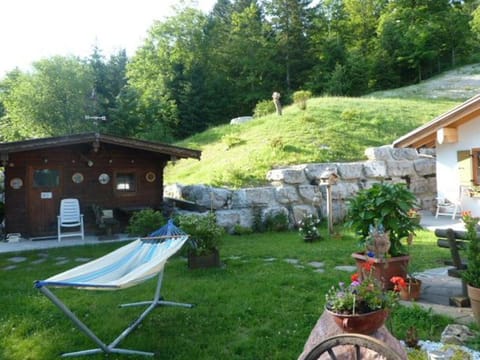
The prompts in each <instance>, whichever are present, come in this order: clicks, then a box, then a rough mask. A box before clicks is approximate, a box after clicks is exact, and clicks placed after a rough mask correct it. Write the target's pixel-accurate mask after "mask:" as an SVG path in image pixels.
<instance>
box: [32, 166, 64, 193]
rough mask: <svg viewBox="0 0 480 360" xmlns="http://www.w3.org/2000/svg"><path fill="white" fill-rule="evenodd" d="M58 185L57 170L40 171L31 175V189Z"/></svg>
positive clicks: (58, 174) (58, 176)
mask: <svg viewBox="0 0 480 360" xmlns="http://www.w3.org/2000/svg"><path fill="white" fill-rule="evenodd" d="M59 185H60V173H59V171H58V170H51V169H41V170H35V171H34V173H33V187H34V188H40V187H50V188H51V187H56V186H59Z"/></svg>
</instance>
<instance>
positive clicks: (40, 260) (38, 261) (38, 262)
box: [31, 258, 47, 265]
mask: <svg viewBox="0 0 480 360" xmlns="http://www.w3.org/2000/svg"><path fill="white" fill-rule="evenodd" d="M46 260H47V259H45V258H43V259H37V260H34V261H32V262H31V263H32V264H35V265H37V264H41V263H43V262H45V261H46Z"/></svg>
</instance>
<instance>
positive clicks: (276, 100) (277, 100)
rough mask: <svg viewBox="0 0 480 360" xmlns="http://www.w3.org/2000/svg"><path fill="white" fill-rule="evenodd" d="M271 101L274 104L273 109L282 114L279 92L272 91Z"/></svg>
mask: <svg viewBox="0 0 480 360" xmlns="http://www.w3.org/2000/svg"><path fill="white" fill-rule="evenodd" d="M272 99H273V103H274V104H275V109H277V115H282V104H281V103H280V93H279V92H276V91H275V92H274V93H273V94H272Z"/></svg>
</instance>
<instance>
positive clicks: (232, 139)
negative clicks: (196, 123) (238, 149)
mask: <svg viewBox="0 0 480 360" xmlns="http://www.w3.org/2000/svg"><path fill="white" fill-rule="evenodd" d="M222 143H223V144H225V145H226V146H227V150H229V149H231V148H232V147H234V146H235V145H240V144H241V143H243V140H242V139H241V138H239V137H238V136H235V135H232V134H226V135H223V136H222Z"/></svg>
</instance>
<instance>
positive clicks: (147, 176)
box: [145, 171, 157, 182]
mask: <svg viewBox="0 0 480 360" xmlns="http://www.w3.org/2000/svg"><path fill="white" fill-rule="evenodd" d="M156 178H157V175H155V173H154V172H153V171H149V172H147V173H146V174H145V179H146V180H147V181H148V182H154V181H155V179H156Z"/></svg>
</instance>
